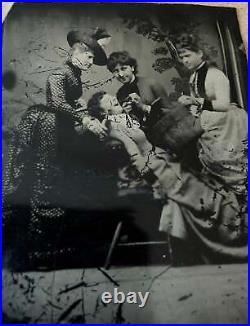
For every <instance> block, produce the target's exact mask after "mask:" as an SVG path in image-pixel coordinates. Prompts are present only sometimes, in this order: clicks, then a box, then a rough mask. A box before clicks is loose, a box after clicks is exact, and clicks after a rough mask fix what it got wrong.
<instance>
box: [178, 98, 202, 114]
mask: <svg viewBox="0 0 250 326" xmlns="http://www.w3.org/2000/svg"><path fill="white" fill-rule="evenodd" d="M200 100H201V99H197V98H195V97H193V96H188V95H181V96H180V97H179V98H178V102H179V103H181V104H183V105H185V106H187V107H188V109H189V111H190V113H191V114H192V115H193V116H195V117H197V115H198V113H199V107H200V106H201V105H202V101H200Z"/></svg>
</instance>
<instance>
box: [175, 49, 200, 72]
mask: <svg viewBox="0 0 250 326" xmlns="http://www.w3.org/2000/svg"><path fill="white" fill-rule="evenodd" d="M179 57H180V58H181V60H182V62H183V64H184V66H185V67H186V68H188V69H189V70H193V69H195V68H197V67H198V66H199V65H200V64H201V63H202V61H203V59H202V58H203V52H202V51H201V50H199V51H198V52H194V51H191V50H188V49H183V50H182V51H181V52H180V53H179Z"/></svg>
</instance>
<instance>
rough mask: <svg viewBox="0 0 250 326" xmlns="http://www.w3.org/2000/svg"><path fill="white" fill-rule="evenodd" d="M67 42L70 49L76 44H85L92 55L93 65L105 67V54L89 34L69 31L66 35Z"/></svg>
mask: <svg viewBox="0 0 250 326" xmlns="http://www.w3.org/2000/svg"><path fill="white" fill-rule="evenodd" d="M67 41H68V43H69V46H70V47H72V46H73V45H74V44H76V43H84V44H86V45H87V46H88V47H89V48H90V49H91V50H92V51H93V53H94V61H93V62H94V64H95V65H97V66H105V65H106V63H107V56H106V53H105V51H104V50H103V48H102V47H101V46H100V44H98V42H97V40H96V39H95V38H94V37H93V36H92V35H91V34H88V33H86V32H80V31H70V32H69V33H68V35H67Z"/></svg>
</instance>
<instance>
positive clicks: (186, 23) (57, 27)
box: [2, 4, 246, 260]
mask: <svg viewBox="0 0 250 326" xmlns="http://www.w3.org/2000/svg"><path fill="white" fill-rule="evenodd" d="M237 26H238V24H237V18H236V13H235V11H234V10H233V9H228V10H227V9H225V8H224V9H219V8H212V7H211V8H207V7H205V8H204V7H202V6H190V5H189V6H185V5H181V6H178V5H143V4H142V5H131V4H130V5H129V6H128V5H126V4H105V5H104V4H103V5H101V4H46V5H42V4H16V5H14V7H13V8H12V10H11V11H10V13H9V15H8V16H7V18H6V20H5V22H4V25H3V88H2V91H3V112H2V114H3V153H4V156H3V160H4V161H5V160H6V156H7V154H6V153H7V149H8V146H9V142H10V139H11V137H12V134H13V132H14V131H15V129H16V127H17V125H18V123H19V122H20V119H21V117H22V115H23V114H24V112H25V111H26V110H27V108H28V107H31V106H35V105H37V104H45V105H46V80H47V78H48V76H49V74H51V73H52V72H56V71H57V70H58V69H60V67H62V64H63V63H64V62H65V61H66V59H67V56H68V52H69V45H68V43H67V34H68V32H69V31H71V30H76V29H77V30H82V31H91V30H93V29H94V28H97V27H101V28H104V29H105V30H106V31H107V33H108V34H109V35H110V36H111V41H110V43H109V44H107V45H106V47H105V51H106V53H107V56H109V55H110V54H111V53H112V52H115V51H124V50H126V51H128V52H129V54H130V55H131V56H132V57H134V58H135V59H136V60H137V64H138V68H137V69H138V75H139V76H144V77H147V78H153V79H154V80H156V81H158V82H159V83H160V84H161V85H162V86H163V88H164V89H165V91H166V92H167V94H168V97H169V99H170V100H171V101H175V100H177V99H178V98H179V97H180V96H181V95H183V94H186V93H187V89H188V88H189V85H188V80H189V75H185V74H182V72H181V69H179V68H180V67H178V66H177V65H176V61H175V60H174V59H173V55H172V54H173V53H171V48H170V47H169V46H167V45H166V38H167V39H169V40H171V41H173V43H174V42H175V38H176V37H177V35H180V34H183V33H187V34H193V35H196V37H198V38H199V40H200V43H201V44H202V47H203V49H204V51H205V53H206V54H207V56H208V57H209V61H210V62H213V63H214V64H215V65H217V67H218V68H219V69H220V70H221V71H223V72H224V73H225V75H226V76H227V77H228V78H229V80H230V86H231V101H232V102H236V103H238V105H239V106H240V107H244V108H246V69H244V68H245V66H244V65H243V64H244V63H245V61H244V60H245V55H244V48H243V45H242V41H241V37H240V34H239V29H238V27H237ZM120 87H121V84H120V83H119V82H118V81H117V80H116V78H114V76H113V75H112V73H111V72H109V70H108V69H107V67H106V66H102V67H97V66H95V65H93V67H92V68H91V70H90V71H88V72H87V73H85V74H84V77H82V89H83V94H82V97H83V98H84V99H85V100H86V101H88V99H89V98H90V97H91V96H92V95H93V94H94V93H96V92H97V91H100V90H104V91H106V92H108V93H109V94H111V95H116V93H117V90H118V89H119V88H120ZM98 160H99V163H100V164H101V163H102V158H101V156H100V157H99V158H98ZM74 178H75V179H74ZM78 179H79V178H78V176H74V177H72V180H71V182H72V184H71V188H69V189H73V188H74V187H75V184H76V183H75V182H78V183H79V180H78ZM104 179H105V178H103V179H102V178H99V177H98V176H97V177H96V178H95V179H93V180H95V181H93V182H92V183H91V182H90V183H89V184H88V185H86V187H82V189H81V190H79V191H78V193H77V196H78V195H82V196H83V198H84V196H85V195H86V196H89V197H91V198H90V201H91V200H92V204H91V205H92V206H91V208H93V205H94V206H95V205H96V207H99V206H98V205H100V202H105V204H107V198H108V196H109V190H107V191H103V192H101V191H99V190H100V188H101V187H102V186H103V184H104V182H106V181H105V180H106V179H105V180H104ZM103 180H104V181H103ZM84 182H85V181H84ZM99 185H100V187H99ZM82 186H83V185H82ZM79 189H80V188H79ZM90 189H91V190H90ZM107 189H108V188H107ZM75 190H76V191H75ZM75 190H74V191H75V192H77V189H75ZM112 190H113V188H112ZM91 191H92V192H91ZM73 193H74V192H73ZM92 194H93V196H92ZM70 196H71V197H72V198H70V200H71V201H72V202H74V200H75V198H73V197H74V195H72V194H71V192H70V191H69V192H68V194H67V196H66V197H70ZM134 198H135V197H131V198H129V204H128V203H127V202H126V205H125V206H126V207H127V206H128V205H130V204H131V203H134V202H136V201H137V203H138V205H139V206H140V208H139V211H140V212H141V213H140V214H141V216H142V218H143V222H142V221H140V219H139V221H135V222H134V224H135V225H134V227H135V228H134V233H135V234H136V235H138V234H140V233H144V232H146V234H147V237H146V238H147V240H148V239H151V238H150V237H151V235H152V232H155V234H156V235H154V236H153V238H152V239H151V240H155V239H157V240H159V239H160V240H161V239H162V237H161V236H160V235H159V234H158V233H157V232H158V222H159V217H160V210H161V207H160V206H159V207H154V209H156V210H157V212H158V213H156V215H155V216H158V218H156V219H155V220H154V219H152V218H151V216H152V214H153V213H152V211H151V210H150V209H145V207H144V206H146V205H145V203H146V202H147V201H145V198H144V199H143V198H140V201H139V199H138V198H137V199H135V200H134ZM67 199H68V198H67ZM70 200H69V202H70ZM108 200H110V198H108ZM79 202H80V203H81V205H82V208H83V209H85V208H86V207H85V206H86V205H87V204H85V202H84V200H82V201H80V200H79ZM79 202H78V203H77V205H79ZM149 202H150V201H149ZM112 205H113V201H112V199H111V200H110V203H109V209H111V210H112ZM154 205H155V204H152V207H153V206H154ZM149 206H150V205H149ZM156 206H157V205H156ZM120 207H121V206H120ZM137 208H138V207H137ZM133 209H134V208H133ZM143 209H144V211H143ZM140 214H139V215H140ZM145 214H146V215H145ZM118 215H119V214H118ZM147 215H148V216H147ZM145 216H146V217H145ZM150 223H153V224H154V225H153V227H151V226H150ZM108 229H109V226H108ZM112 230H113V229H112ZM135 230H136V231H135ZM111 233H112V232H111ZM52 234H53V232H52ZM125 235H126V234H125ZM125 238H126V237H125ZM132 238H133V237H132ZM164 239H165V238H164ZM125 240H126V239H125ZM144 240H145V239H144ZM156 256H157V255H156ZM156 256H154V257H156ZM159 256H161V255H159ZM161 257H162V256H161ZM146 259H147V258H146ZM156 260H157V259H156Z"/></svg>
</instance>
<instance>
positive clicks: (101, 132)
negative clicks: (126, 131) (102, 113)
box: [82, 116, 108, 139]
mask: <svg viewBox="0 0 250 326" xmlns="http://www.w3.org/2000/svg"><path fill="white" fill-rule="evenodd" d="M82 125H83V127H84V129H85V130H88V131H90V132H91V133H93V134H94V135H96V136H98V137H99V138H101V139H103V138H104V137H106V136H107V131H108V129H107V127H106V126H105V124H104V123H101V122H100V121H99V120H97V119H95V118H92V117H89V116H85V117H83V119H82Z"/></svg>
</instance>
